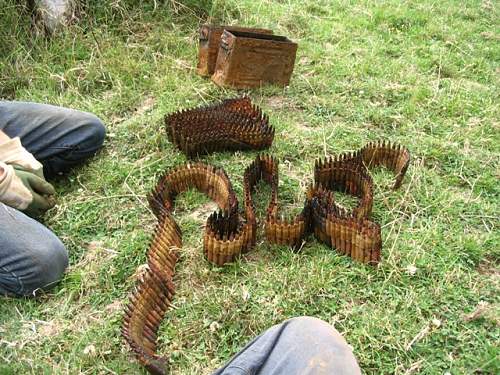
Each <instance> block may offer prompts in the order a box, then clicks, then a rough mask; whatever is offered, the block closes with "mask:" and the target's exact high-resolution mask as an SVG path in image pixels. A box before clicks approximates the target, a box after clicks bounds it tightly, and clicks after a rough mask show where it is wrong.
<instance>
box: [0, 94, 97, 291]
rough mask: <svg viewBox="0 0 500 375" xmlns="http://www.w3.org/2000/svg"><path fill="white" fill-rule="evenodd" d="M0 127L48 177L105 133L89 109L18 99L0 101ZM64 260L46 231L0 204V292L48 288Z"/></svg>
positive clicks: (89, 151)
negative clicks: (15, 139)
mask: <svg viewBox="0 0 500 375" xmlns="http://www.w3.org/2000/svg"><path fill="white" fill-rule="evenodd" d="M0 130H2V131H3V132H5V133H6V134H7V135H8V136H10V137H11V138H13V137H20V139H21V143H22V145H23V146H24V147H25V148H26V149H27V150H28V151H29V152H31V153H32V154H33V155H34V156H35V158H36V159H37V160H38V161H40V162H41V163H42V164H43V166H44V174H45V176H46V177H48V178H50V177H53V176H55V175H57V174H60V173H63V172H65V171H67V170H68V169H70V168H71V167H73V166H75V165H77V164H79V163H81V162H82V161H83V160H85V159H87V158H88V157H90V156H92V155H94V154H95V152H96V151H97V150H98V149H99V148H100V147H101V146H102V143H103V141H104V135H105V129H104V126H103V124H102V122H101V121H100V120H99V119H98V118H97V117H96V116H94V115H92V114H90V113H86V112H80V111H75V110H71V109H66V108H61V107H55V106H51V105H44V104H35V103H22V102H0ZM67 265H68V254H67V251H66V249H65V247H64V245H63V244H62V243H61V241H60V240H59V239H58V238H57V237H56V236H55V235H54V234H53V233H52V232H51V231H49V230H48V229H47V228H45V227H44V226H43V225H42V224H40V223H38V222H37V221H36V220H33V219H32V218H29V217H28V216H26V215H25V214H23V213H22V212H20V211H18V210H15V209H13V208H10V207H7V206H6V205H4V204H3V203H0V295H1V294H9V295H31V294H33V293H34V292H35V291H36V290H38V289H43V288H46V287H49V286H51V285H52V284H54V283H55V282H57V281H58V280H59V279H60V278H61V275H62V274H63V272H64V270H65V269H66V267H67Z"/></svg>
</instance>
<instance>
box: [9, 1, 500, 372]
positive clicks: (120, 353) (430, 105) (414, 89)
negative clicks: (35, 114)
mask: <svg viewBox="0 0 500 375" xmlns="http://www.w3.org/2000/svg"><path fill="white" fill-rule="evenodd" d="M88 3H89V7H88V8H86V9H84V11H83V13H82V15H81V20H80V22H79V23H76V24H74V25H73V26H71V27H70V28H69V29H68V30H67V31H66V32H64V33H63V34H60V35H58V36H57V37H55V38H53V39H52V40H46V39H43V38H40V37H38V38H35V37H30V36H29V34H28V27H29V20H28V19H27V16H26V15H25V14H23V13H22V12H21V11H20V7H19V6H18V5H15V4H17V2H14V1H8V0H0V40H2V42H1V43H0V97H4V98H9V99H17V100H29V101H37V102H47V103H53V104H58V105H63V106H68V107H74V108H78V109H82V110H87V111H91V112H94V113H96V114H97V115H98V116H100V117H101V118H102V119H103V120H104V122H105V123H106V125H107V127H108V137H107V140H106V142H105V148H104V150H103V152H101V153H100V154H99V155H98V156H97V157H96V158H95V159H94V160H92V162H91V163H89V164H88V165H86V166H84V167H82V168H79V169H78V170H76V171H74V172H73V173H71V174H70V175H69V176H68V178H67V179H61V180H60V181H57V182H56V184H55V185H56V188H57V190H58V202H59V204H58V206H57V207H56V208H54V209H53V210H52V211H51V212H49V213H48V214H47V216H46V217H45V220H44V222H45V224H46V225H47V226H49V227H50V228H51V229H52V230H53V231H54V232H55V233H57V235H58V236H60V238H61V239H62V240H63V241H64V243H65V244H66V245H67V248H68V250H69V252H70V258H71V266H70V268H69V270H68V272H67V274H66V276H65V278H64V279H63V280H62V282H61V283H60V285H59V286H58V287H57V288H56V289H55V290H53V291H51V292H50V293H47V294H46V295H45V296H42V297H40V298H38V299H9V298H2V299H1V302H0V374H28V373H33V374H75V373H84V374H108V373H109V374H112V373H118V374H124V373H127V374H135V373H143V372H144V370H142V368H141V366H139V365H138V364H137V363H136V362H135V360H134V359H133V357H132V355H131V354H130V352H129V351H128V349H127V348H126V347H125V346H124V345H123V342H122V339H121V337H120V334H119V327H120V323H121V317H122V307H123V305H124V304H125V303H126V301H127V296H128V294H129V292H130V291H131V290H132V288H133V286H134V283H135V278H136V276H135V275H136V272H137V269H138V267H140V266H141V265H142V264H144V263H145V251H146V248H147V245H148V241H149V238H150V234H151V231H152V229H153V227H154V217H153V215H152V213H151V212H150V210H149V209H148V207H147V204H146V199H145V196H146V194H147V193H148V191H149V190H150V189H151V188H152V187H153V185H154V184H155V182H156V180H157V178H158V177H159V175H160V174H161V173H163V172H164V171H165V170H166V169H168V168H171V167H173V166H176V165H178V164H180V163H183V162H185V161H186V159H185V157H184V156H183V155H182V154H180V153H179V152H178V151H177V150H175V149H174V147H173V146H172V145H171V144H170V143H169V142H168V141H167V140H166V136H165V133H164V131H163V125H162V118H163V116H164V115H165V114H166V113H169V112H171V111H175V110H177V109H179V108H187V107H191V106H195V105H201V104H204V103H207V102H212V101H214V100H218V99H222V98H225V97H230V96H234V95H236V93H235V92H233V91H231V90H225V89H220V88H218V87H216V86H215V85H214V84H212V83H211V82H210V81H209V80H206V79H203V78H201V77H199V76H197V75H196V74H195V65H196V58H197V39H196V38H197V28H198V26H199V25H200V24H201V23H202V22H204V21H206V20H211V21H213V22H216V23H228V24H242V25H248V26H259V27H265V28H272V29H274V30H275V32H276V33H277V34H281V35H287V36H288V37H290V38H291V39H293V40H295V41H297V42H298V43H299V51H298V56H297V62H296V67H295V71H294V75H293V77H292V81H291V85H290V87H288V88H286V89H279V88H264V89H261V90H254V91H250V92H249V94H250V95H251V97H252V98H253V100H254V101H255V102H256V103H257V104H259V105H261V106H262V107H263V108H264V110H265V111H266V112H267V113H268V114H269V115H270V118H271V123H272V124H273V125H274V126H275V127H276V137H275V143H274V145H273V147H272V149H271V152H272V153H273V155H275V156H277V157H278V158H279V159H280V160H281V161H282V162H281V165H280V173H281V176H280V179H281V183H282V185H281V186H280V188H281V191H280V197H281V201H282V204H283V205H284V206H285V207H287V210H292V209H293V207H296V206H299V205H301V204H302V201H303V198H304V190H305V185H306V183H307V182H308V181H310V180H311V178H312V166H313V162H314V160H315V159H316V158H318V157H323V156H325V155H331V154H335V153H339V152H343V151H352V150H356V149H358V148H360V147H361V146H363V145H364V144H365V143H366V142H368V141H371V140H377V139H387V140H391V141H395V142H399V143H401V144H404V145H406V146H407V147H408V148H409V149H410V151H411V154H412V162H411V166H410V168H409V170H408V174H407V176H406V179H405V181H404V184H403V186H402V188H401V189H400V190H399V191H396V192H391V191H390V190H389V189H388V188H389V187H390V182H391V176H390V175H388V174H386V173H383V172H376V173H375V180H376V182H377V189H376V192H375V205H374V213H373V218H374V219H375V220H376V221H378V222H379V223H381V225H382V234H383V252H382V257H383V260H382V263H381V265H380V266H379V267H378V268H371V267H368V266H364V265H361V264H357V263H354V262H352V261H351V260H350V259H348V258H346V257H342V256H339V255H337V254H336V253H335V251H332V250H331V249H329V248H327V247H325V246H323V245H321V244H319V243H318V242H316V241H315V240H313V239H310V240H309V241H308V242H307V245H306V246H305V247H304V249H303V251H302V252H301V253H300V254H294V253H292V252H291V251H290V250H289V249H288V248H286V247H280V246H270V245H268V244H267V243H266V242H262V241H259V245H258V246H257V247H256V249H255V250H253V251H252V252H251V253H250V254H248V255H247V256H245V257H243V258H242V259H241V260H239V261H238V262H236V263H235V264H232V265H229V266H226V267H224V268H217V267H212V266H210V265H209V264H208V263H207V262H206V261H205V260H204V259H203V256H202V250H201V247H202V243H201V233H202V230H201V227H202V225H203V222H204V217H206V214H208V213H209V211H210V209H211V208H209V207H212V206H209V205H207V204H206V203H207V202H208V200H207V199H206V198H204V197H203V196H202V195H201V194H199V193H194V192H193V193H191V192H190V193H187V194H185V195H184V196H183V197H181V198H180V200H179V202H178V205H177V211H176V217H177V218H178V220H179V222H180V223H181V227H182V228H183V231H184V240H185V246H184V249H183V252H182V260H181V262H180V264H179V265H178V268H177V269H178V274H177V277H176V284H177V285H178V288H179V289H178V294H177V296H176V299H175V302H174V304H175V306H174V308H173V309H172V310H171V311H170V312H169V313H168V319H167V320H166V323H165V324H164V325H163V326H162V328H161V335H160V341H161V346H160V351H161V352H163V353H167V352H170V353H172V356H171V365H172V373H173V374H198V373H205V374H208V373H210V371H211V370H213V369H215V368H216V367H217V366H219V365H221V364H223V363H224V362H225V361H226V360H227V359H228V358H229V357H230V356H231V355H232V354H233V353H235V352H236V351H237V350H238V349H239V348H241V347H242V346H243V345H244V344H245V342H247V341H248V340H249V339H250V338H251V337H252V336H254V335H256V334H257V333H259V332H261V331H263V330H264V329H266V328H267V327H269V326H271V325H273V324H275V323H278V322H281V321H282V320H284V319H287V318H289V317H293V316H299V315H313V316H316V317H319V318H322V319H324V320H326V321H328V322H330V323H332V324H334V325H335V327H336V328H337V329H338V330H339V331H340V332H341V333H342V334H343V335H344V336H345V337H346V339H347V340H348V341H349V343H350V344H351V345H352V346H353V348H354V351H355V354H356V356H357V358H358V360H359V363H360V365H361V367H362V369H363V370H364V372H366V373H373V374H379V373H387V374H389V373H396V374H411V373H418V372H420V373H424V374H438V373H440V374H443V373H447V372H448V373H451V374H461V373H473V372H477V373H481V372H482V373H491V374H494V373H498V372H499V371H500V368H499V361H498V354H499V353H498V340H499V324H500V323H499V321H500V318H499V299H498V295H499V271H498V261H499V248H500V246H499V245H500V243H499V242H500V241H499V235H498V212H499V207H498V197H499V184H498V177H499V169H498V165H499V161H500V160H499V159H500V157H499V155H500V153H499V144H500V139H499V138H500V137H499V122H498V119H499V114H500V113H499V106H498V104H499V96H498V92H499V90H498V88H499V62H500V49H499V47H498V40H499V38H500V28H499V22H498V20H499V19H500V18H499V7H498V4H495V2H492V1H460V2H458V1H450V0H444V1H441V2H435V1H431V0H422V1H419V2H409V1H405V2H401V1H397V0H390V1H389V0H387V1H374V0H372V1H369V0H364V1H356V2H351V1H327V0H300V1H299V0H289V1H270V0H267V1H253V0H214V1H209V0H204V1H201V2H196V1H194V0H190V1H187V2H185V1H178V2H174V1H164V2H161V1H157V2H148V3H151V4H149V5H136V4H135V3H140V2H134V1H120V0H118V1H99V2H98V1H89V2H88ZM155 3H156V8H155V6H154V4H155ZM181 3H183V4H186V6H183V5H181ZM254 157H255V153H252V152H249V153H235V154H231V153H219V154H214V155H211V156H207V157H204V158H203V160H204V161H207V162H210V163H213V164H215V165H218V166H224V168H225V169H226V171H227V172H228V174H229V176H230V177H231V179H232V182H233V184H234V186H235V188H236V190H237V192H238V193H239V194H240V197H241V191H242V180H241V179H242V173H243V170H244V169H245V167H246V166H247V165H248V164H249V163H250V161H251V160H252V159H253V158H254ZM265 191H266V190H265V189H262V193H260V195H258V197H260V198H261V199H263V200H265V199H267V196H266V195H265ZM345 202H346V204H351V203H352V202H351V203H350V202H349V201H348V200H345ZM200 207H201V209H200ZM194 210H198V211H197V212H196V214H193V211H194ZM413 271H414V272H413ZM245 296H246V297H248V298H244V297H245ZM474 312H476V314H475V315H474V316H472V315H471V314H472V313H474Z"/></svg>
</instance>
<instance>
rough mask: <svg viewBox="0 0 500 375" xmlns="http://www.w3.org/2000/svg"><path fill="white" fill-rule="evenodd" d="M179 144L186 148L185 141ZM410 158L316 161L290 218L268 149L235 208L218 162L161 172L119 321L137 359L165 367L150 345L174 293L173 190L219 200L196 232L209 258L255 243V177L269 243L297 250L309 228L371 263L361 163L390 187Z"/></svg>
mask: <svg viewBox="0 0 500 375" xmlns="http://www.w3.org/2000/svg"><path fill="white" fill-rule="evenodd" d="M257 113H259V115H258V116H257V118H261V117H260V112H258V111H257ZM177 116H180V117H182V116H186V117H185V118H190V117H189V116H191V115H190V114H186V112H182V113H180V114H178V115H177ZM196 116H197V115H195V116H194V117H196ZM178 119H179V117H177V118H176V120H175V121H174V120H173V119H172V118H171V122H170V123H171V124H172V127H171V129H177V128H179V127H178V124H180V122H178V121H179V120H178ZM175 134H176V130H172V134H171V137H172V138H173V139H177V138H176V137H177V136H176V135H175ZM240 135H241V134H240ZM214 139H215V138H214ZM212 141H213V139H212V140H210V142H212ZM201 142H202V141H201ZM180 144H183V145H184V146H182V147H188V145H187V144H186V143H182V142H181V143H180ZM211 144H213V145H215V142H212V143H211ZM215 148H218V147H215V146H214V149H215ZM409 160H410V155H409V152H408V150H407V149H405V148H402V147H400V146H395V145H391V144H387V143H370V144H368V145H367V146H365V147H364V148H362V149H361V150H359V151H357V152H355V153H349V154H343V155H340V156H337V157H333V158H329V159H326V160H318V161H316V163H315V167H314V184H313V185H312V186H310V187H309V188H308V190H307V193H306V199H305V204H304V208H303V210H302V212H301V213H300V214H299V215H297V216H296V217H295V218H293V219H290V220H284V219H281V218H280V217H279V216H278V161H277V160H276V159H275V158H273V157H271V156H268V155H259V156H257V157H256V159H255V161H254V162H252V164H250V166H248V167H247V168H246V170H245V173H244V180H243V181H244V207H243V210H242V212H240V210H239V207H238V204H239V203H238V199H237V197H236V194H235V192H234V190H233V187H232V185H231V181H230V180H229V178H228V176H227V174H226V173H225V171H224V170H223V169H222V168H217V167H214V166H212V165H208V164H204V163H201V162H195V163H188V164H186V165H183V166H180V167H177V168H175V169H173V170H171V171H169V172H167V173H166V174H165V175H164V176H162V177H161V178H160V180H159V182H158V184H157V186H156V187H155V188H154V190H153V191H152V193H151V194H150V195H149V198H148V200H149V203H150V206H151V208H152V210H153V212H154V213H155V215H156V217H157V219H158V223H157V225H156V229H155V232H154V235H153V238H152V241H151V243H150V246H149V250H148V252H147V262H148V268H147V270H146V272H145V274H144V275H143V277H142V278H141V279H140V280H139V281H138V283H137V288H136V290H135V291H134V292H133V294H132V296H131V298H130V302H129V304H128V306H127V307H126V311H125V317H124V321H123V325H122V335H123V336H124V337H125V339H126V341H127V342H128V343H129V345H130V347H131V348H132V350H133V352H134V353H135V355H136V357H137V358H138V360H139V361H140V362H141V363H142V364H143V365H144V366H145V367H146V368H147V369H148V371H149V372H150V373H152V374H165V373H166V371H167V364H168V359H166V358H162V357H161V356H158V355H157V354H156V345H157V332H158V328H159V326H160V323H161V322H162V320H163V317H164V315H165V313H166V311H167V309H168V308H169V306H170V305H171V303H172V300H173V296H174V290H175V287H174V283H173V276H174V272H175V264H176V262H177V260H178V258H179V251H180V250H181V248H182V235H181V230H180V228H179V226H178V225H177V223H176V222H175V220H174V218H173V217H172V210H173V207H174V202H175V199H176V197H177V195H178V194H179V193H181V192H184V191H186V190H188V189H191V188H195V189H197V190H199V191H200V192H203V193H205V194H206V195H207V196H208V197H209V198H211V199H212V200H214V201H215V202H216V203H217V205H218V206H219V208H220V211H218V212H214V213H212V214H211V215H210V217H209V218H208V220H207V223H206V226H205V233H204V237H203V251H204V254H205V256H206V258H207V259H208V261H210V262H212V263H214V264H216V265H219V266H222V265H224V264H225V263H227V262H231V261H233V260H234V259H235V258H236V257H237V256H239V255H240V254H242V253H245V252H247V251H249V250H251V249H252V248H253V247H254V246H255V242H256V235H257V218H256V212H255V207H254V202H253V199H252V193H253V192H254V190H255V186H256V185H257V183H258V182H259V181H261V180H263V181H265V182H266V183H267V184H269V185H270V187H271V199H270V203H269V205H268V208H267V213H266V217H265V222H264V227H265V236H266V238H267V240H268V241H269V242H270V243H273V244H281V245H285V244H286V245H289V246H291V247H292V248H293V249H295V250H297V249H299V248H300V247H301V245H302V243H303V241H304V240H305V239H306V237H307V235H308V234H310V233H313V234H314V235H315V237H316V238H317V239H318V240H320V241H321V242H324V243H325V244H327V245H328V246H330V247H332V248H334V249H336V250H337V252H339V253H340V254H344V255H348V256H350V257H351V258H352V259H354V260H356V261H359V262H363V263H366V264H370V265H376V264H377V263H378V262H379V261H380V257H381V247H382V239H381V231H380V225H379V224H377V223H375V222H373V221H371V220H370V219H369V218H370V214H371V210H372V203H373V180H372V178H371V176H370V174H369V172H368V168H372V167H376V166H380V165H381V166H385V167H387V168H388V169H390V170H392V171H393V172H394V173H395V175H396V178H395V183H394V185H393V189H397V188H398V187H399V186H400V185H401V183H402V180H403V177H404V175H405V173H406V170H407V168H408V164H409ZM334 191H342V192H344V193H347V194H350V195H353V196H355V197H357V198H358V200H359V201H358V205H357V206H356V207H355V208H354V209H353V210H352V212H349V211H347V210H346V209H345V208H343V207H341V206H340V205H338V204H337V203H336V202H335V198H334Z"/></svg>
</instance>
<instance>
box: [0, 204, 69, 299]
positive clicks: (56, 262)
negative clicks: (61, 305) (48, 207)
mask: <svg viewBox="0 0 500 375" xmlns="http://www.w3.org/2000/svg"><path fill="white" fill-rule="evenodd" d="M67 266H68V253H67V251H66V249H65V247H64V245H63V244H62V243H61V241H60V240H59V239H58V238H57V237H56V236H55V235H54V234H53V233H52V232H51V231H49V230H48V229H47V228H46V227H44V226H43V225H42V224H40V223H38V222H37V221H35V220H33V219H31V218H29V217H28V216H26V215H25V214H23V213H22V212H20V211H18V210H15V209H13V208H11V207H8V206H6V205H4V204H2V203H0V296H1V295H12V296H29V295H33V294H34V293H35V292H36V291H37V290H39V289H46V288H49V287H51V286H52V285H54V284H55V283H56V282H57V281H58V280H59V279H60V278H61V276H62V274H63V273H64V270H65V269H66V267H67Z"/></svg>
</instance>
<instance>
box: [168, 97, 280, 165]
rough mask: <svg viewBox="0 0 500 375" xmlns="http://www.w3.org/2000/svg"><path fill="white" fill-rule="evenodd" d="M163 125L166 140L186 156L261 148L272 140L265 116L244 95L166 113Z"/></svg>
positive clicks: (270, 129)
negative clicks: (218, 102)
mask: <svg viewBox="0 0 500 375" xmlns="http://www.w3.org/2000/svg"><path fill="white" fill-rule="evenodd" d="M165 125H166V129H167V135H168V139H169V140H170V142H172V143H173V144H175V145H176V146H177V148H179V150H180V151H182V152H183V153H185V154H186V155H187V156H188V157H193V156H196V155H202V154H208V153H211V152H215V151H236V150H250V149H253V150H263V149H266V148H268V147H270V146H271V144H272V143H273V139H274V128H273V127H272V126H270V125H269V118H268V116H267V115H265V114H264V113H262V110H261V109H260V108H259V107H257V106H256V105H254V104H252V102H251V101H250V99H249V98H248V97H243V98H236V99H226V100H224V101H223V102H222V103H220V104H213V105H208V106H205V107H199V108H195V109H190V110H184V111H179V112H176V113H173V114H170V115H168V116H166V117H165Z"/></svg>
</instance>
